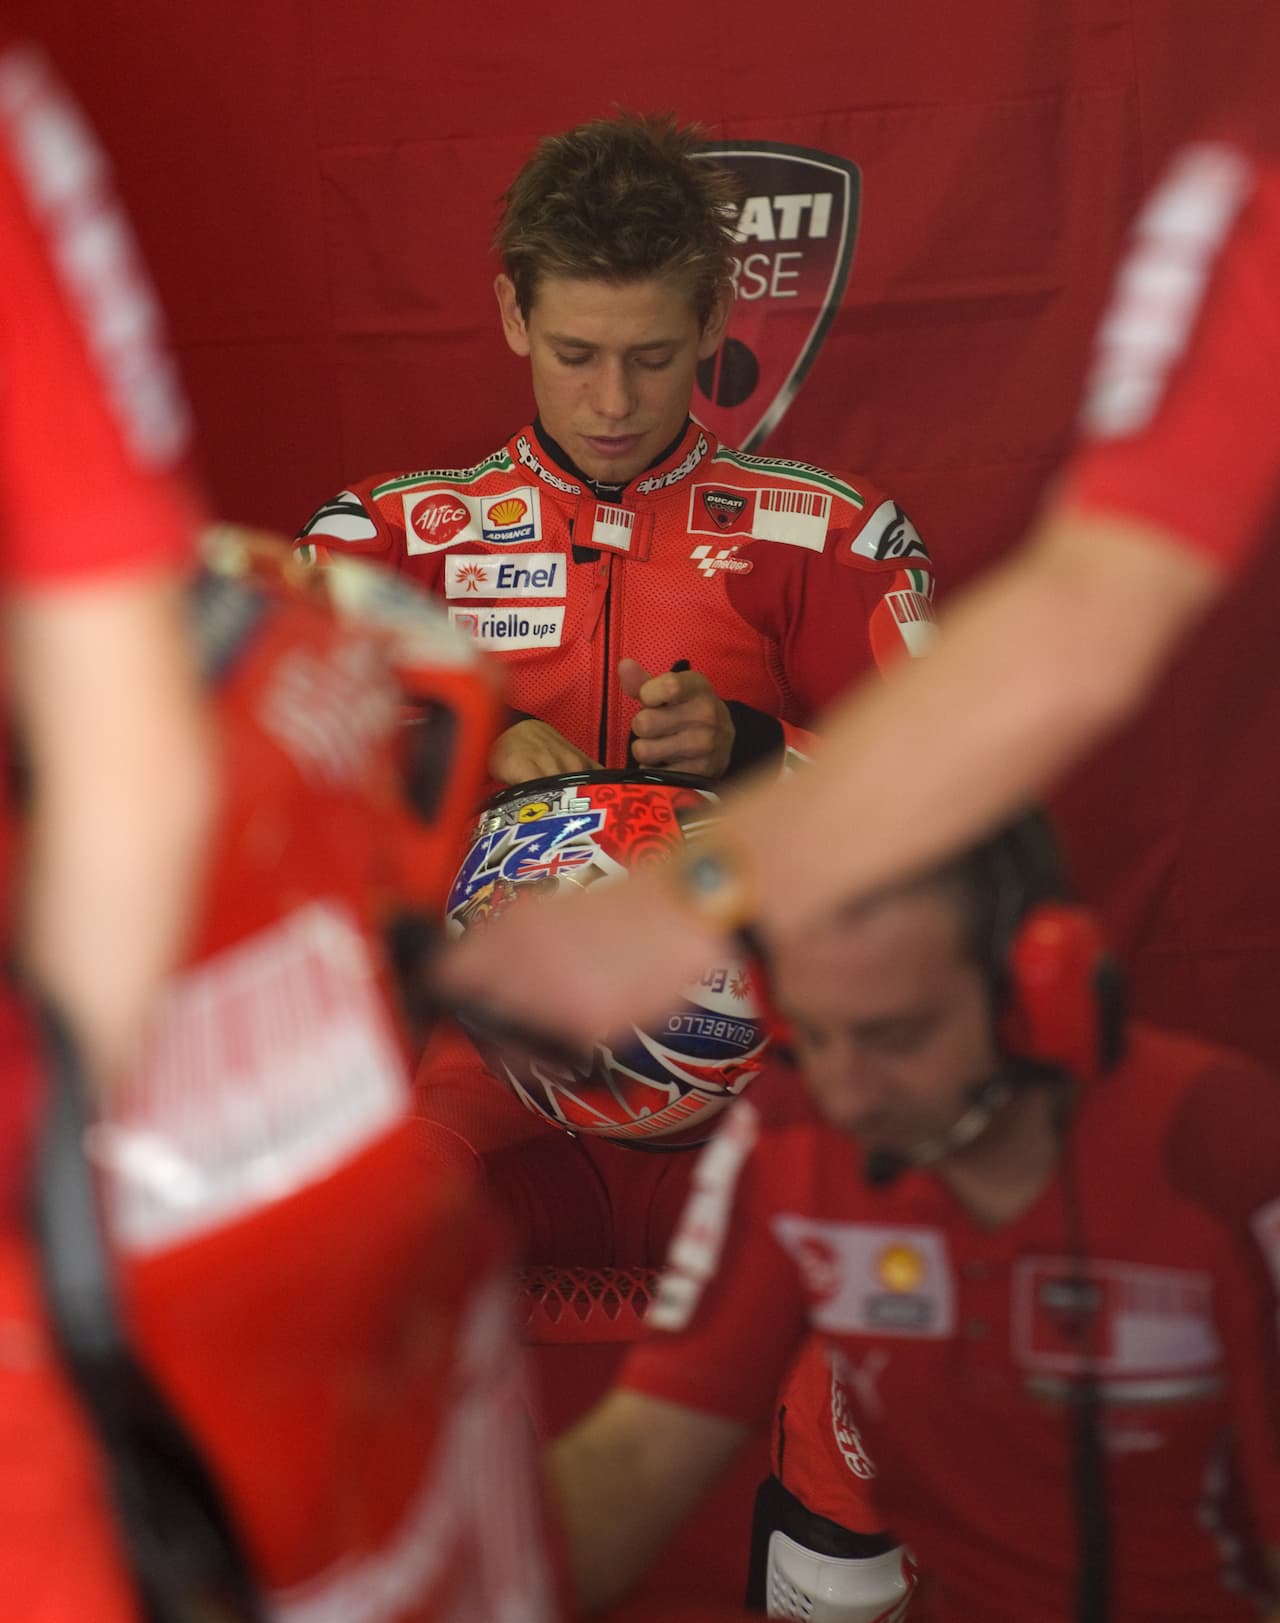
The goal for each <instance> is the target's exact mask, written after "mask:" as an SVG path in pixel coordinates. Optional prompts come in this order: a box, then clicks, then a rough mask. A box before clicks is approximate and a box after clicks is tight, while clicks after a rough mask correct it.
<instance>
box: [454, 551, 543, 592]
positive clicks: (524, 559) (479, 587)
mask: <svg viewBox="0 0 1280 1623" xmlns="http://www.w3.org/2000/svg"><path fill="white" fill-rule="evenodd" d="M565 579H566V576H565V562H564V553H563V552H521V553H518V554H517V555H516V556H515V557H513V558H504V557H502V556H501V555H498V556H496V557H495V556H494V555H493V554H491V553H490V554H485V555H482V556H477V555H476V554H474V553H468V554H464V555H459V554H456V553H455V554H454V556H453V557H451V558H446V559H445V566H444V595H445V596H446V597H450V598H457V597H461V598H488V597H557V598H563V597H564V595H565Z"/></svg>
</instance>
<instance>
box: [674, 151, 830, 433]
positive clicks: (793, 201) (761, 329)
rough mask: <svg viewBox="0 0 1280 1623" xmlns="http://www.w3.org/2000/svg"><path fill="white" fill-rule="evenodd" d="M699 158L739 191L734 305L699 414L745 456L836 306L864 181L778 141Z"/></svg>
mask: <svg viewBox="0 0 1280 1623" xmlns="http://www.w3.org/2000/svg"><path fill="white" fill-rule="evenodd" d="M699 155H700V156H701V157H704V158H709V159H712V160H714V161H715V162H716V163H719V164H723V165H724V166H725V168H727V169H730V170H732V171H733V173H734V174H735V175H736V177H737V178H738V180H739V182H740V183H741V185H742V188H743V192H744V194H745V195H744V197H743V201H742V204H741V207H740V208H739V210H738V215H737V219H736V221H735V230H734V235H735V237H736V239H737V242H738V249H737V253H736V255H735V258H734V272H733V282H734V295H735V296H734V301H733V309H732V312H731V313H730V316H729V326H728V330H727V332H726V335H725V339H724V342H723V343H722V344H721V346H720V348H719V349H718V350H717V351H716V353H715V354H714V355H713V356H712V357H711V358H710V359H709V360H706V361H703V362H702V364H701V365H700V366H699V367H698V373H697V380H698V381H697V387H698V395H699V398H698V402H697V405H696V407H695V415H696V416H697V417H698V418H699V419H700V420H701V421H702V422H705V423H706V424H707V426H708V427H709V428H712V429H714V431H715V432H716V433H717V434H718V435H719V436H720V438H721V439H722V440H723V441H724V442H725V444H726V445H735V446H737V447H738V448H739V449H740V450H743V451H751V450H754V449H755V448H756V447H757V446H759V445H762V444H763V443H764V441H765V439H766V437H767V436H768V434H769V433H770V431H771V430H772V429H773V428H774V427H775V426H776V425H777V423H778V422H779V421H780V419H781V417H782V415H783V413H784V412H785V411H786V409H787V407H788V406H789V405H790V404H791V402H792V401H793V400H794V399H795V397H796V395H797V394H798V393H799V391H800V386H801V384H802V383H803V382H804V380H805V377H806V376H807V374H808V371H809V368H810V367H811V366H812V365H813V362H814V358H815V357H816V355H817V353H818V350H819V349H820V347H821V345H822V341H823V339H824V338H825V337H826V335H827V331H828V329H829V328H830V326H831V323H832V320H833V319H834V317H835V313H836V311H837V309H838V308H839V306H840V300H841V298H842V297H843V295H844V290H845V285H846V283H847V282H848V280H849V267H850V265H851V264H852V262H853V248H854V242H855V239H856V237H857V234H858V214H859V204H860V196H861V176H860V174H859V170H858V166H857V165H856V164H855V163H851V162H850V161H849V159H847V158H841V157H837V156H835V155H834V154H833V153H830V152H819V151H815V150H813V149H811V148H809V147H794V146H786V145H783V144H782V143H780V142H777V141H721V142H718V143H716V144H715V145H714V146H709V147H707V148H705V149H704V151H703V152H702V153H701V154H699Z"/></svg>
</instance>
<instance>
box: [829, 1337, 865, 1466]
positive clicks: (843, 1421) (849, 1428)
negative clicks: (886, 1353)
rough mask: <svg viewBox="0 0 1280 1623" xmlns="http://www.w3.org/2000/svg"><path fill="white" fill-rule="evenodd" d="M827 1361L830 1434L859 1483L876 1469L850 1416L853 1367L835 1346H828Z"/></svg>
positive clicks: (852, 1401) (854, 1404)
mask: <svg viewBox="0 0 1280 1623" xmlns="http://www.w3.org/2000/svg"><path fill="white" fill-rule="evenodd" d="M827 1363H828V1366H829V1368H830V1370H831V1433H832V1436H833V1437H834V1438H835V1443H836V1447H837V1448H838V1449H839V1450H840V1457H841V1459H842V1460H843V1461H844V1463H845V1464H846V1465H847V1466H848V1467H849V1469H850V1470H851V1471H852V1472H853V1474H854V1476H856V1477H857V1478H858V1479H859V1481H861V1482H870V1481H871V1479H872V1477H874V1476H875V1474H876V1468H875V1465H874V1463H873V1462H872V1459H871V1456H870V1454H868V1453H867V1447H866V1444H865V1443H864V1442H863V1440H862V1433H861V1432H860V1431H859V1430H858V1424H857V1422H856V1421H855V1419H854V1418H853V1416H854V1411H855V1409H856V1407H857V1405H856V1402H855V1399H854V1395H853V1382H854V1375H853V1370H852V1369H851V1367H850V1365H849V1360H848V1359H847V1358H846V1357H845V1356H844V1354H843V1353H842V1352H841V1351H840V1350H839V1349H838V1348H836V1347H828V1349H827Z"/></svg>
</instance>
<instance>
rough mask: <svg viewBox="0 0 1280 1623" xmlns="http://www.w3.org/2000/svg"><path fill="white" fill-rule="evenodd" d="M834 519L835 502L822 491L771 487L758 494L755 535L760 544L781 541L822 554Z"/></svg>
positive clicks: (753, 527)
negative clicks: (832, 509)
mask: <svg viewBox="0 0 1280 1623" xmlns="http://www.w3.org/2000/svg"><path fill="white" fill-rule="evenodd" d="M830 517H831V498H830V496H827V495H824V494H823V492H822V491H820V490H794V489H790V490H786V489H779V488H778V487H776V486H775V487H770V488H768V489H765V490H758V491H757V492H756V517H755V523H754V525H753V526H752V532H751V533H752V535H753V537H754V538H755V539H756V540H757V541H781V542H783V543H784V544H786V545H787V546H792V547H807V548H808V549H809V550H810V551H811V552H821V551H822V549H823V547H824V546H825V545H826V540H827V521H828V520H829V519H830Z"/></svg>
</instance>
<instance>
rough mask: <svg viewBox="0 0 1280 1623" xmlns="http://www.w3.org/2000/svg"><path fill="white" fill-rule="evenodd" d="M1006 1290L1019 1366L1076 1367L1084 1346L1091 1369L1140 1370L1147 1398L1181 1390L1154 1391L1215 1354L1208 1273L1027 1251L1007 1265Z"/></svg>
mask: <svg viewBox="0 0 1280 1623" xmlns="http://www.w3.org/2000/svg"><path fill="white" fill-rule="evenodd" d="M1012 1290H1013V1300H1012V1310H1013V1312H1012V1342H1013V1352H1014V1357H1015V1358H1016V1359H1017V1361H1018V1363H1019V1364H1020V1365H1021V1366H1022V1367H1023V1368H1024V1369H1027V1370H1034V1371H1038V1372H1043V1373H1045V1374H1056V1375H1078V1374H1080V1373H1081V1372H1082V1370H1083V1368H1084V1361H1085V1356H1086V1352H1088V1353H1089V1354H1090V1357H1091V1362H1092V1366H1093V1368H1094V1370H1095V1372H1096V1373H1097V1374H1098V1375H1100V1376H1103V1377H1107V1378H1110V1379H1116V1378H1128V1379H1138V1380H1141V1379H1142V1378H1146V1379H1147V1381H1148V1383H1149V1384H1152V1391H1151V1394H1150V1400H1151V1401H1158V1400H1159V1399H1160V1398H1176V1397H1178V1396H1181V1395H1183V1393H1182V1391H1181V1390H1180V1389H1178V1388H1177V1387H1174V1388H1169V1389H1168V1390H1167V1391H1166V1390H1165V1389H1164V1388H1160V1389H1158V1390H1157V1387H1156V1385H1155V1384H1154V1383H1155V1382H1158V1381H1159V1379H1160V1378H1161V1377H1166V1378H1167V1377H1170V1376H1188V1375H1195V1374H1200V1375H1203V1374H1204V1373H1206V1372H1210V1371H1213V1370H1215V1369H1216V1368H1217V1367H1218V1365H1219V1364H1220V1363H1221V1361H1222V1356H1223V1355H1222V1345H1221V1343H1220V1341H1219V1339H1218V1332H1217V1329H1216V1327H1215V1325H1214V1321H1213V1280H1212V1279H1211V1278H1210V1276H1209V1275H1208V1274H1205V1273H1200V1272H1198V1271H1196V1270H1193V1269H1188V1268H1155V1267H1150V1266H1147V1265H1146V1264H1142V1263H1127V1262H1110V1261H1104V1260H1101V1259H1099V1258H1088V1259H1086V1260H1085V1261H1083V1262H1080V1261H1077V1260H1074V1259H1072V1258H1070V1257H1024V1258H1022V1259H1021V1260H1020V1261H1018V1262H1017V1263H1015V1264H1014V1270H1013V1285H1012ZM1140 1396H1141V1394H1140V1393H1136V1394H1135V1401H1139V1400H1140Z"/></svg>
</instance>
